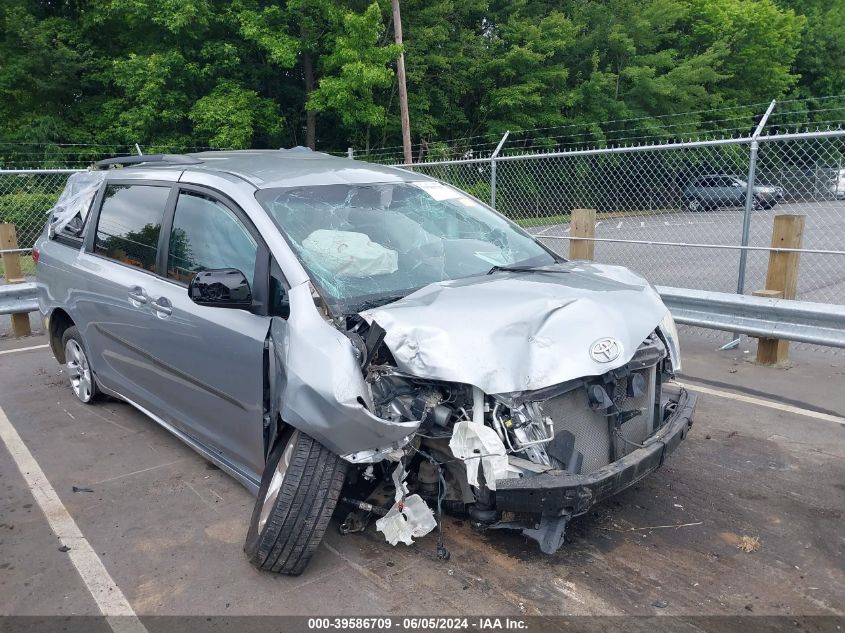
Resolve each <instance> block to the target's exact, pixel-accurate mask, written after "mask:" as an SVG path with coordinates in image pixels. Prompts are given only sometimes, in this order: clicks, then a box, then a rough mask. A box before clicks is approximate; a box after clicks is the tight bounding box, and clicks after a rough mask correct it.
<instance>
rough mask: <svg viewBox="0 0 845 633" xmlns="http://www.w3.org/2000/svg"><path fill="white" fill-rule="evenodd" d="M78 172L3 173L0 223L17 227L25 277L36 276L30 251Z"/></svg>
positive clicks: (0, 182) (0, 190)
mask: <svg viewBox="0 0 845 633" xmlns="http://www.w3.org/2000/svg"><path fill="white" fill-rule="evenodd" d="M74 171H75V170H72V169H64V170H62V169H55V170H0V222H4V223H9V224H14V225H15V231H16V233H17V238H18V248H19V249H20V250H21V251H22V253H21V255H22V258H21V268H22V270H23V273H24V274H25V275H29V274H31V273H32V272H33V263H32V258H31V257H30V256H29V251H31V249H32V245H33V244H34V243H35V239H36V238H37V237H38V234H39V233H41V231H42V230H43V228H44V225H45V224H46V223H47V211H48V210H49V209H50V208H51V207H52V206H53V205H54V204H55V202H56V200H57V199H58V197H59V194H61V192H62V190H63V189H64V187H65V182H67V178H68V176H69V175H70V174H72V173H73V172H74ZM0 252H2V251H0Z"/></svg>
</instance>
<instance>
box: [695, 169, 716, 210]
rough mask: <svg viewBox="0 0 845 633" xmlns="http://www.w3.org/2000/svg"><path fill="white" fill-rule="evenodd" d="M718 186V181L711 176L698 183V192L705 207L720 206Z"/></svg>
mask: <svg viewBox="0 0 845 633" xmlns="http://www.w3.org/2000/svg"><path fill="white" fill-rule="evenodd" d="M717 185H718V183H717V182H716V179H715V178H713V177H711V176H705V177H704V178H702V179H701V180H699V181H698V190H699V192H700V196H701V200H702V201H703V202H704V205H705V207H708V208H709V207H716V206H719V189H718V187H717Z"/></svg>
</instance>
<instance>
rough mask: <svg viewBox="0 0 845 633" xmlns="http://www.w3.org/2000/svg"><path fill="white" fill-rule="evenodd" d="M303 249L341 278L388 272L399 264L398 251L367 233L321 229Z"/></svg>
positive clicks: (393, 270)
mask: <svg viewBox="0 0 845 633" xmlns="http://www.w3.org/2000/svg"><path fill="white" fill-rule="evenodd" d="M302 248H303V250H304V251H305V253H306V255H307V256H308V257H313V258H314V259H315V260H316V261H317V262H318V263H319V264H320V265H321V266H322V267H323V268H325V269H326V270H328V271H329V272H331V273H334V274H335V275H339V276H341V277H370V276H372V275H389V274H391V273H395V272H396V270H397V269H398V267H399V264H398V261H399V257H398V253H397V252H396V251H394V250H391V249H389V248H385V247H384V246H382V245H381V244H377V243H376V242H373V241H372V240H371V239H370V238H369V236H368V235H366V234H365V233H356V232H354V231H336V230H330V229H318V230H316V231H314V232H313V233H311V234H310V235H309V236H308V237H306V238H305V239H304V240H302Z"/></svg>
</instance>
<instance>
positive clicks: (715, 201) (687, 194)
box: [684, 174, 783, 211]
mask: <svg viewBox="0 0 845 633" xmlns="http://www.w3.org/2000/svg"><path fill="white" fill-rule="evenodd" d="M747 193H748V183H747V182H745V181H744V180H742V179H741V178H737V177H736V176H727V175H724V174H710V175H707V176H699V177H697V178H693V179H691V180H690V181H689V182H688V183H687V185H686V187H684V200H685V201H686V206H687V209H689V210H690V211H704V210H707V209H716V208H719V207H742V206H745V198H746V196H747ZM753 193H754V199H753V201H752V204H753V205H754V208H755V209H771V208H772V207H773V206H775V205H776V204H777V203H778V202H780V201H781V200H783V189H782V188H781V187H772V186H770V185H754V192H753Z"/></svg>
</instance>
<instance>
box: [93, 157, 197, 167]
mask: <svg viewBox="0 0 845 633" xmlns="http://www.w3.org/2000/svg"><path fill="white" fill-rule="evenodd" d="M142 163H165V164H166V165H198V164H200V163H202V161H201V160H199V159H198V158H194V157H193V156H185V155H183V154H143V155H141V156H116V157H115V158H106V159H104V160H98V161H97V162H96V163H94V167H96V168H97V169H108V168H109V167H111V166H113V165H121V166H125V165H140V164H142Z"/></svg>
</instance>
